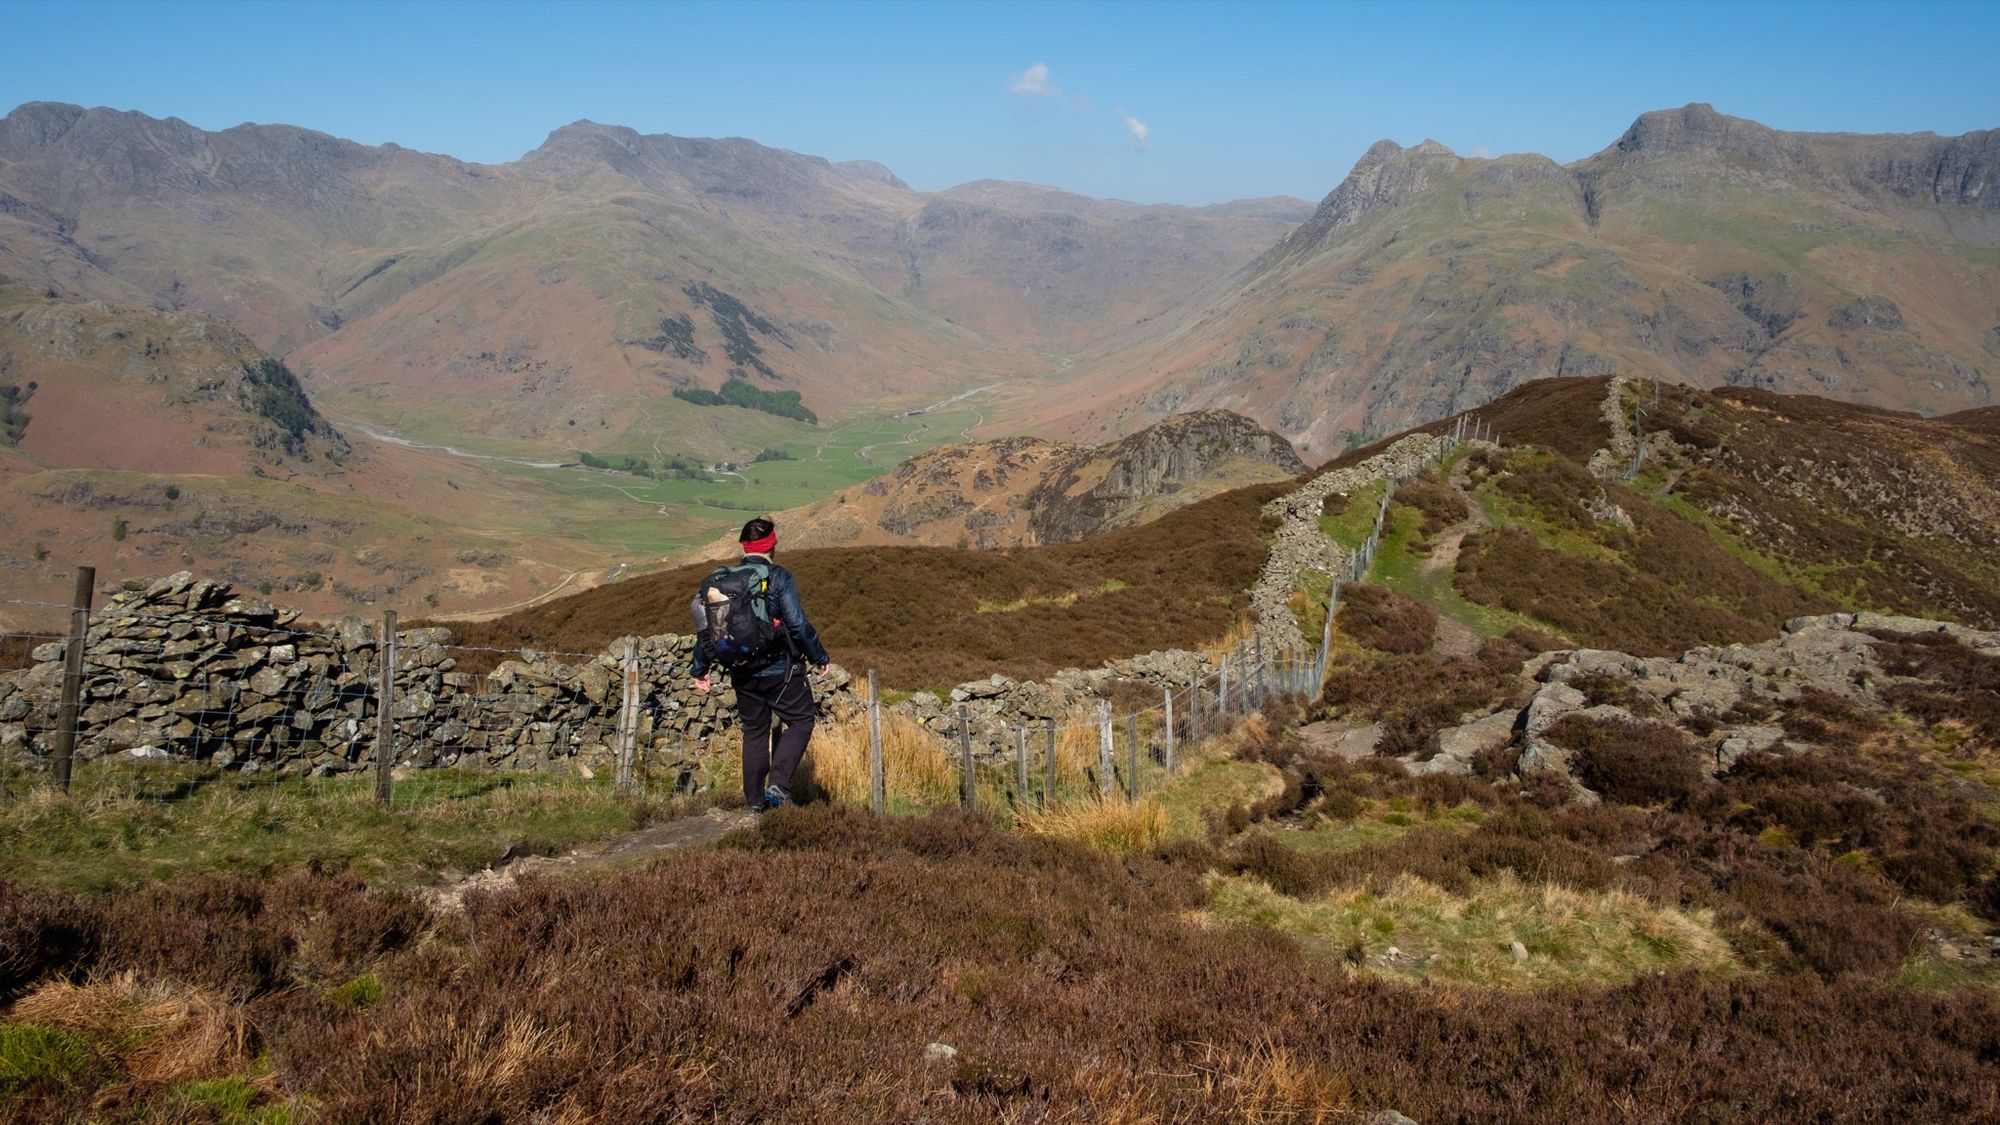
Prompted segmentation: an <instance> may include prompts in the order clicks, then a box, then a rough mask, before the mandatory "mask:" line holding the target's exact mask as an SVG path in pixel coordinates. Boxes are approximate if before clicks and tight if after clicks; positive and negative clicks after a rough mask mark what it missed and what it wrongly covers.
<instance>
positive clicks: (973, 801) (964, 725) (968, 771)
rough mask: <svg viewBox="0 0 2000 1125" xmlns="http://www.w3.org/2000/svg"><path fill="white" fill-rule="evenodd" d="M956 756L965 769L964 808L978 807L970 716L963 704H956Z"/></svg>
mask: <svg viewBox="0 0 2000 1125" xmlns="http://www.w3.org/2000/svg"><path fill="white" fill-rule="evenodd" d="M958 757H959V762H960V764H961V765H962V766H963V767H964V770H965V796H964V797H963V798H962V801H963V803H964V805H965V807H966V808H968V809H972V808H977V807H979V794H978V782H977V781H976V780H975V779H974V778H973V775H972V718H971V717H970V716H969V715H967V714H966V713H965V704H963V703H961V704H959V705H958Z"/></svg>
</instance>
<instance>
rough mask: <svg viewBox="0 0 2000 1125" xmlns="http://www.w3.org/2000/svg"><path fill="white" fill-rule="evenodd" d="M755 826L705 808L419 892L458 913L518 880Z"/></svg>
mask: <svg viewBox="0 0 2000 1125" xmlns="http://www.w3.org/2000/svg"><path fill="white" fill-rule="evenodd" d="M756 823H757V818H756V816H755V815H753V814H751V813H749V812H747V811H744V810H741V809H710V810H708V811H707V812H706V813H703V814H702V815H700V816H689V817H682V818H680V819H678V820H670V821H667V822H666V823H665V824H656V825H654V826H653V827H651V828H645V829H641V830H640V831H638V832H628V833H626V834H625V835H623V836H614V837H612V838H611V839H610V840H605V841H600V842H599V843H596V844H590V845H586V846H584V847H581V848H577V849H575V850H573V851H570V852H567V853H565V854H563V855H559V856H523V857H520V858H518V859H516V858H512V857H511V856H509V857H503V858H502V859H501V861H500V863H499V864H497V865H495V866H493V867H489V868H486V869H485V870H483V871H475V872H473V873H472V874H470V875H466V876H463V877H461V878H458V879H453V880H450V881H448V882H445V883H442V884H440V885H438V886H435V887H429V888H426V889H425V890H424V892H423V893H424V895H425V896H426V897H427V898H428V899H429V900H430V904H431V906H433V907H435V908H436V909H438V910H444V911H457V910H463V909H464V908H465V894H466V892H467V891H495V890H504V889H506V888H508V887H512V886H514V885H515V884H516V883H518V882H520V879H521V876H523V875H565V874H579V873H583V872H589V871H606V870H611V869H613V868H617V867H624V866H631V865H635V864H638V863H642V862H644V861H645V860H647V859H650V858H652V857H653V856H658V855H665V854H666V853H668V852H673V851H679V850H681V849H683V848H693V847H700V846H702V845H704V844H713V843H715V842H716V841H717V840H720V839H722V838H723V837H724V836H727V835H728V834H729V833H731V832H734V831H736V830H737V829H739V828H749V827H751V826H752V825H754V824H756Z"/></svg>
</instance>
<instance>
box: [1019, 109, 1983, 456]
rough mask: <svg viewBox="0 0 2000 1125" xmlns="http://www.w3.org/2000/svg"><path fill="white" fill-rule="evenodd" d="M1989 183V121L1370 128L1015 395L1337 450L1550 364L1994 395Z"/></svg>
mask: <svg viewBox="0 0 2000 1125" xmlns="http://www.w3.org/2000/svg"><path fill="white" fill-rule="evenodd" d="M1996 176H2000V132H1991V131H1989V132H1980V133H1968V134H1965V135H1964V136H1960V137H1937V136H1933V135H1930V134H1914V135H1881V136H1861V135H1855V134H1807V133H1784V132H1779V131H1776V130H1773V129H1769V128H1766V127H1765V126H1762V125H1759V124H1757V123H1755V122H1751V121H1745V120H1742V119H1739V118H1733V117H1728V116H1725V115H1723V114H1720V113H1717V112H1716V111H1714V110H1713V109H1711V108H1709V107H1708V106H1705V105H1691V106H1687V107H1685V108H1683V109H1678V110H1664V111H1660V112H1656V113H1648V114H1646V115H1644V116H1642V117H1641V118H1639V120H1638V121H1636V122H1635V123H1634V124H1633V125H1632V127H1631V128H1630V129H1629V130H1627V132H1626V133H1625V134H1624V135H1623V136H1622V137H1620V138H1619V139H1618V140H1617V141H1615V142H1614V143H1613V144H1611V145H1610V146H1609V147H1607V148H1606V149H1604V150H1603V151H1602V152H1599V153H1597V154H1596V155H1594V156H1591V157H1589V158H1587V159H1584V160H1581V161H1578V162H1576V163H1573V164H1569V165H1558V164H1556V163H1555V162H1553V161H1551V160H1549V159H1547V158H1546V157H1542V156H1536V155H1532V154H1516V155H1509V156H1502V157H1498V158H1494V159H1480V158H1465V157H1460V156H1458V155H1456V154H1454V153H1452V152H1451V151H1450V150H1449V149H1447V148H1445V147H1444V146H1443V145H1440V144H1437V143H1436V142H1434V141H1426V142H1424V143H1422V144H1419V145H1416V146H1414V147H1409V148H1405V147H1402V146H1400V145H1397V144H1395V143H1393V142H1390V141H1383V142H1381V143H1379V144H1377V145H1376V146H1375V147H1373V148H1372V149H1370V150H1369V151H1368V153H1367V154H1366V155H1365V156H1363V157H1362V158H1361V160H1360V162H1359V163H1357V164H1356V165H1355V168H1354V170H1353V172H1352V173H1350V174H1349V176H1348V177H1347V179H1346V180H1345V181H1344V182H1343V183H1341V184H1340V186H1339V187H1338V188H1336V189H1335V190H1334V191H1333V192H1332V193H1331V194H1329V195H1328V196H1327V197H1326V198H1325V199H1324V200H1323V201H1322V202H1321V204H1320V206H1319V208H1318V210H1317V211H1316V213H1315V214H1314V216H1313V218H1312V219H1311V220H1309V221H1308V222H1306V223H1305V224H1304V225H1302V226H1300V227H1299V228H1298V229H1297V230H1295V231H1293V232H1292V233H1291V234H1289V235H1288V236H1286V238H1285V239H1284V240H1283V241H1282V242H1280V243H1279V244H1278V245H1277V246H1275V247H1274V248H1273V249H1272V250H1271V252H1270V253H1268V254H1266V255H1264V256H1263V257H1262V258H1260V259H1259V260H1258V261H1257V262H1256V263H1254V264H1253V265H1251V266H1250V267H1247V268H1246V269H1244V270H1243V271H1241V272H1239V273H1238V274H1236V275H1235V276H1233V277H1231V278H1228V279H1225V280H1220V281H1218V282H1217V284H1216V285H1215V286H1213V287H1212V288H1211V289H1210V290H1208V291H1207V292H1206V293H1205V294H1204V295H1203V297H1202V298H1200V299H1198V300H1197V301H1195V302H1191V303H1190V304H1189V305H1187V306H1184V307H1183V308H1182V309H1180V310H1177V311H1176V314H1175V315H1173V316H1171V317H1166V318H1162V319H1161V320H1160V321H1158V322H1156V323H1155V324H1153V325H1148V326H1142V327H1141V328H1138V329H1135V330H1134V331H1133V332H1132V333H1129V334H1128V335H1127V336H1126V337H1124V338H1122V339H1119V340H1114V341H1107V342H1106V343H1105V344H1104V345H1102V346H1100V347H1099V348H1097V349H1094V350H1093V351H1092V352H1091V353H1089V354H1088V355H1087V356H1083V357H1080V358H1079V362H1078V367H1077V370H1078V371H1079V372H1081V373H1082V376H1081V377H1080V378H1079V379H1077V380H1075V381H1074V382H1073V383H1072V384H1070V385H1069V386H1067V387H1066V388H1065V392H1064V393H1063V394H1062V395H1060V396H1049V397H1045V398H1044V397H1034V396H1032V395H1030V394H1029V393H1028V392H1023V398H1022V400H1021V402H1020V406H1021V409H1022V410H1023V411H1024V412H1025V413H1026V415H1027V416H1028V417H1030V418H1033V419H1034V420H1036V422H1037V423H1038V424H1039V425H1041V426H1043V427H1044V428H1045V429H1048V430H1051V431H1054V432H1058V433H1061V434H1065V435H1069V436H1075V437H1084V438H1096V437H1098V436H1100V435H1107V434H1117V433H1122V432H1126V431H1129V430H1131V429H1133V428H1135V427H1137V426H1139V425H1142V424H1144V423H1145V422H1146V421H1147V420H1150V419H1152V418H1157V417H1161V416H1163V415H1165V414H1169V413H1173V412H1176V411H1179V410H1185V409H1188V408H1189V407H1217V408H1223V409H1229V410H1235V411H1238V412H1241V413H1244V414H1247V415H1249V416H1250V417H1252V418H1255V419H1257V420H1258V421H1260V422H1262V423H1264V424H1266V425H1269V426H1271V427H1273V428H1274V429H1276V430H1278V431H1279V432H1281V433H1283V434H1285V435H1286V436H1288V437H1290V438H1291V439H1292V440H1293V441H1294V442H1295V443H1297V444H1299V445H1300V446H1301V448H1302V449H1309V450H1311V451H1329V452H1330V451H1336V450H1338V449H1339V448H1340V447H1341V445H1342V443H1344V442H1349V441H1353V440H1356V439H1357V438H1361V439H1372V438H1374V437H1377V436H1380V435H1383V434H1386V433H1389V432H1392V431H1395V430H1397V429H1400V428H1402V427H1404V426H1407V425H1410V424H1412V423H1414V422H1419V421H1423V420H1424V419H1427V418H1432V417H1439V416H1442V415H1445V414H1450V413H1454V412H1457V411H1461V410H1465V409H1468V408H1470V407H1473V406H1476V405H1478V404H1479V403H1481V402H1484V401H1486V400H1488V399H1490V398H1493V397H1494V396H1496V395H1498V394H1500V393H1502V392H1504V391H1506V390H1508V389H1509V388H1511V387H1514V386H1516V385H1517V384H1520V383H1522V382H1526V381H1528V380H1530V379H1537V378H1544V377H1549V376H1562V375H1593V374H1598V375H1603V374H1612V373H1626V374H1633V375H1641V376H1658V377H1661V378H1666V379H1672V380H1675V381H1679V382H1684V383H1688V384H1692V385H1695V386H1702V387H1721V386H1755V387H1761V388H1764V389H1767V390H1775V391H1779V392H1783V393H1791V394H1816V395H1824V396H1827V397H1831V398H1837V399H1842V400H1845V401H1850V402H1860V403H1867V404H1872V405H1877V406H1886V407H1891V408H1894V409H1901V410H1916V411H1921V412H1925V413H1940V412H1948V411H1953V410H1962V409H1966V408H1970V407H1979V406H1984V405H1988V404H1990V403H1992V402H1993V395H1994V384H1995V382H1996V378H1995V377H1996V375H2000V310H1996V309H1995V307H1994V305H1993V303H1992V300H1991V294H1993V293H1994V292H1995V291H1996V290H2000V185H1996V183H1995V177H1996Z"/></svg>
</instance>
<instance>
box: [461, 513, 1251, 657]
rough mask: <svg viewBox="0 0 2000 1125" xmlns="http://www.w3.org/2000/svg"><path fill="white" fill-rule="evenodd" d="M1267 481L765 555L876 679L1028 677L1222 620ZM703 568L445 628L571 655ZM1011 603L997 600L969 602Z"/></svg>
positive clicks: (1236, 609) (1162, 643) (1244, 580)
mask: <svg viewBox="0 0 2000 1125" xmlns="http://www.w3.org/2000/svg"><path fill="white" fill-rule="evenodd" d="M1281 487H1282V486H1274V485H1267V486H1263V487H1259V488H1252V489H1244V490H1240V491H1237V492H1232V493H1228V494H1225V495H1223V496H1219V497H1215V498H1213V499H1210V500H1207V501H1203V502H1202V503H1199V504H1195V505H1192V506H1190V507H1188V508H1184V509H1182V510H1181V511H1178V512H1175V513H1173V514H1172V515H1169V516H1166V517H1164V518H1162V519H1159V520H1156V521H1154V522H1153V523H1150V524H1147V525H1145V526H1143V527H1137V528H1130V529H1126V530H1122V531H1116V532H1112V533H1109V534H1106V535H1101V536H1097V537H1095V538H1092V539H1089V540H1085V541H1083V542H1079V543H1070V544H1064V545H1061V546H1056V547H1040V548H1022V549H1017V550H1008V551H990V552H987V551H960V550H953V549H950V548H943V547H892V548H882V549H857V548H822V549H809V550H801V551H785V550H784V549H783V548H782V547H781V548H780V554H779V561H781V562H783V563H784V564H785V565H786V566H787V567H789V568H791V570H792V571H793V572H794V573H795V574H796V575H797V576H798V579H799V586H800V590H801V593H802V595H803V597H804V601H805V606H806V611H807V613H808V614H809V615H810V616H811V618H812V620H813V623H814V624H815V626H816V627H817V628H818V629H819V631H820V633H821V635H822V637H823V638H824V639H825V641H826V643H827V646H828V648H829V649H830V650H831V652H832V654H833V656H834V658H835V659H836V660H839V661H841V662H842V663H844V664H846V665H847V666H848V667H850V668H853V669H856V670H859V669H863V668H869V667H874V668H878V669H880V671H881V673H882V677H883V681H884V683H886V684H888V685H891V686H894V687H898V688H914V687H942V686H948V685H950V684H955V683H958V682H961V681H963V680H968V679H973V678H977V677H983V676H986V675H989V674H991V673H993V672H996V671H998V672H1005V673H1008V674H1010V675H1019V676H1028V677H1033V676H1041V675H1046V674H1048V673H1049V672H1052V671H1054V670H1056V669H1058V668H1062V667H1066V666H1083V667H1090V666H1095V665H1096V664H1099V663H1101V662H1103V661H1105V660H1108V659H1111V658H1114V657H1119V656H1128V655H1131V654H1133V653H1135V652H1145V651H1148V650H1151V649H1156V648H1171V647H1177V646H1179V647H1187V646H1194V645H1199V644H1205V643H1208V642H1211V641H1215V640H1218V639H1220V638H1221V637H1222V636H1224V635H1225V634H1226V633H1228V632H1229V631H1230V630H1231V629H1232V628H1234V627H1235V625H1236V624H1237V623H1238V622H1239V621H1240V620H1241V617H1242V614H1243V612H1244V610H1245V608H1246V607H1247V604H1248V595H1247V593H1246V591H1247V590H1248V588H1249V586H1250V584H1251V582H1252V581H1253V580H1254V579H1255V577H1256V574H1257V570H1258V568H1259V567H1260V566H1261V565H1262V563H1263V558H1264V553H1265V550H1266V541H1267V537H1268V535H1269V534H1270V532H1269V530H1268V529H1267V528H1266V527H1264V526H1263V516H1262V514H1261V512H1260V511H1259V508H1260V506H1261V504H1262V503H1263V502H1264V501H1265V500H1268V499H1270V498H1271V497H1272V496H1274V495H1276V494H1277V492H1278V491H1280V490H1281ZM708 569H709V564H699V565H692V566H686V567H680V568H677V569H674V570H668V571H663V572H661V573H658V574H654V575H647V576H644V577H641V578H637V579H633V580H630V581H626V582H620V583H617V584H615V585H612V586H608V587H602V588H600V589H596V590H591V591H588V592H586V593H583V594H579V595H576V596H574V597H569V598H563V599H561V600H559V601H555V602H551V603H549V604H547V605H544V606H538V607H536V608H534V609H530V610H524V611H522V612H519V613H516V614H512V615H509V616H507V617H502V618H499V619H496V620H494V621H490V622H484V623H480V624H477V625H460V626H454V628H455V630H456V631H457V632H458V633H459V635H460V636H461V637H462V638H464V639H465V640H466V641H467V642H468V643H474V644H483V645H494V646H499V647H513V646H519V645H525V644H533V645H539V646H545V647H551V648H559V649H564V650H568V651H579V652H581V651H591V650H593V649H594V648H595V647H597V646H600V645H602V644H604V643H605V642H607V641H609V640H611V639H613V638H616V637H619V636H624V635H627V634H631V633H641V634H645V633H665V632H685V631H687V629H688V628H689V622H688V617H687V599H688V598H689V597H690V596H692V591H693V589H694V586H695V583H696V582H697V580H698V579H699V578H700V576H701V575H702V574H704V573H706V572H707V570H708ZM1071 593H1074V594H1076V595H1077V596H1076V597H1075V598H1074V599H1070V598H1068V597H1066V595H1068V594H1071ZM1015 603H1019V608H1017V609H1014V610H1012V611H1010V612H1001V613H981V612H979V607H980V606H981V605H982V604H986V605H999V606H1005V605H1013V604H1015Z"/></svg>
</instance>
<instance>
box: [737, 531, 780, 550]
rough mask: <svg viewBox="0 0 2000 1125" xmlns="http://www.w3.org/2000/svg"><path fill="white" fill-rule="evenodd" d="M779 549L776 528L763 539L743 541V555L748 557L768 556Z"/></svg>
mask: <svg viewBox="0 0 2000 1125" xmlns="http://www.w3.org/2000/svg"><path fill="white" fill-rule="evenodd" d="M777 549H778V532H777V530H776V529H775V528H774V529H772V531H771V534H769V535H766V536H765V537H764V538H762V539H745V540H744V541H743V553H744V554H746V555H768V554H770V553H771V552H772V551H775V550H777Z"/></svg>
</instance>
